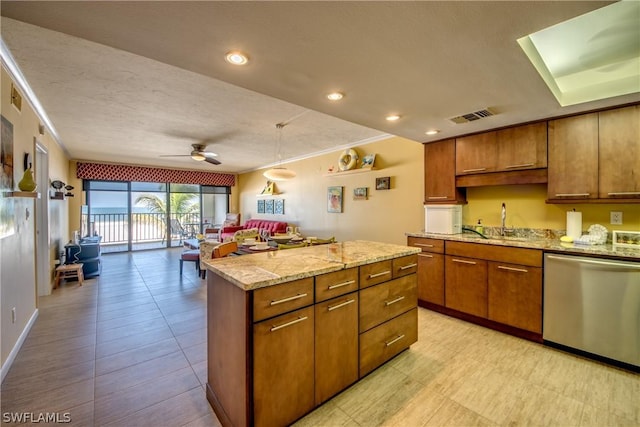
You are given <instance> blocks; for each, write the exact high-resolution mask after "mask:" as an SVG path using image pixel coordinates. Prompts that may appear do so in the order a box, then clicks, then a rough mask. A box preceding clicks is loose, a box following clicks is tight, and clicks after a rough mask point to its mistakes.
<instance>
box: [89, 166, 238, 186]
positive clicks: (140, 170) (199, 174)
mask: <svg viewBox="0 0 640 427" xmlns="http://www.w3.org/2000/svg"><path fill="white" fill-rule="evenodd" d="M76 176H77V177H78V178H81V179H96V180H100V181H132V182H171V183H176V184H200V185H215V186H223V187H232V186H234V185H235V184H236V177H235V175H231V174H228V173H217V172H204V171H187V170H176V169H162V168H149V167H142V166H125V165H109V164H102V163H78V167H77V171H76Z"/></svg>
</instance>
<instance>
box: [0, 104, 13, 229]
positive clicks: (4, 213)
mask: <svg viewBox="0 0 640 427" xmlns="http://www.w3.org/2000/svg"><path fill="white" fill-rule="evenodd" d="M1 121H2V124H1V133H2V136H1V138H0V145H1V148H2V152H1V154H0V167H1V168H2V169H1V170H0V173H2V176H1V177H0V197H4V194H2V193H6V192H10V191H13V184H14V182H13V165H14V158H13V124H12V123H11V122H10V121H9V120H7V118H6V117H4V116H2V117H1ZM14 232H15V219H14V210H13V199H12V198H10V197H8V198H6V199H3V200H2V203H0V239H1V238H3V237H6V236H10V235H12V234H13V233H14Z"/></svg>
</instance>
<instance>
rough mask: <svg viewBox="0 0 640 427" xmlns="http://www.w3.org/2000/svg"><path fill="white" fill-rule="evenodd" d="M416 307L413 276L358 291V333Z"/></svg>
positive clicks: (415, 280) (416, 294)
mask: <svg viewBox="0 0 640 427" xmlns="http://www.w3.org/2000/svg"><path fill="white" fill-rule="evenodd" d="M417 305H418V286H417V278H416V275H415V274H412V275H411V276H404V277H401V278H399V279H394V280H391V281H389V282H386V283H381V284H379V285H376V286H372V287H370V288H367V289H364V290H361V291H360V332H364V331H366V330H368V329H371V328H373V327H374V326H377V325H379V324H381V323H383V322H386V321H387V320H389V319H391V318H393V317H396V316H397V315H399V314H401V313H404V312H405V311H407V310H410V309H411V308H413V307H415V306H417Z"/></svg>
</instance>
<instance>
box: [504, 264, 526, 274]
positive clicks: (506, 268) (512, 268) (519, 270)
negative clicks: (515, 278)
mask: <svg viewBox="0 0 640 427" xmlns="http://www.w3.org/2000/svg"><path fill="white" fill-rule="evenodd" d="M498 268H499V269H500V270H509V271H518V272H520V273H528V272H529V270H526V269H524V268H514V267H505V266H504V265H499V266H498Z"/></svg>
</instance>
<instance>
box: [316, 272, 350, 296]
mask: <svg viewBox="0 0 640 427" xmlns="http://www.w3.org/2000/svg"><path fill="white" fill-rule="evenodd" d="M357 290H358V268H357V267H356V268H349V269H347V270H340V271H336V272H333V273H327V274H323V275H321V276H317V277H316V302H320V301H325V300H328V299H331V298H334V297H338V296H340V295H344V294H348V293H349V292H353V291H357Z"/></svg>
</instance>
